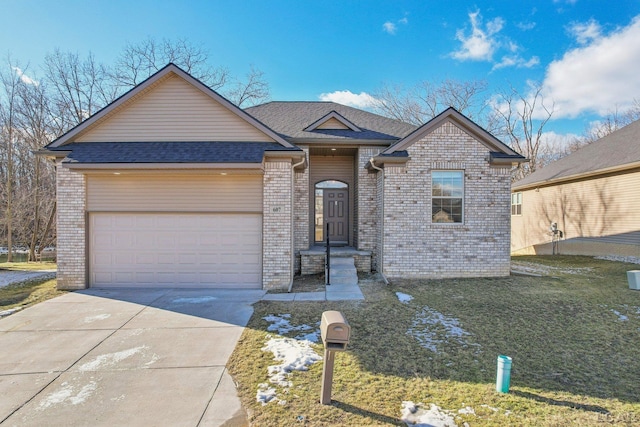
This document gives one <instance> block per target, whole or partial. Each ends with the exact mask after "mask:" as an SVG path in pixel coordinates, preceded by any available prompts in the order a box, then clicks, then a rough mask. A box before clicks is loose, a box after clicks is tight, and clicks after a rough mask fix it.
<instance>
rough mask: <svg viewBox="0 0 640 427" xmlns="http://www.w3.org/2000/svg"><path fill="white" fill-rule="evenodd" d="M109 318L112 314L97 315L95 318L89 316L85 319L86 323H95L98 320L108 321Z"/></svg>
mask: <svg viewBox="0 0 640 427" xmlns="http://www.w3.org/2000/svg"><path fill="white" fill-rule="evenodd" d="M109 317H111V315H110V314H108V313H105V314H97V315H95V316H88V317H85V318H84V323H93V322H96V321H98V320H105V319H108V318H109Z"/></svg>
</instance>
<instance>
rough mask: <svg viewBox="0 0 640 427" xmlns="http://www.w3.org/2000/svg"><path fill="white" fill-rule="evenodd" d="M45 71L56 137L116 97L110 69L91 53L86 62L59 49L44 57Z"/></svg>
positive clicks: (73, 54) (76, 55)
mask: <svg viewBox="0 0 640 427" xmlns="http://www.w3.org/2000/svg"><path fill="white" fill-rule="evenodd" d="M44 72H45V81H46V82H47V84H48V86H49V97H50V102H49V103H50V108H51V110H52V111H51V113H52V118H53V119H54V124H55V133H56V135H59V134H62V133H64V132H66V131H67V130H69V129H70V128H72V127H73V126H75V125H77V124H78V123H80V122H82V121H83V120H84V119H86V118H87V117H89V116H90V115H92V114H94V113H95V112H96V111H98V110H99V109H101V108H102V107H104V106H105V105H107V104H108V103H109V102H111V101H113V100H114V99H115V97H116V95H117V94H116V90H115V88H114V87H113V85H112V84H111V83H110V81H109V75H108V73H107V68H106V67H105V66H104V65H102V64H98V63H97V62H96V60H95V58H94V56H93V54H91V53H90V54H89V55H88V56H87V58H86V59H84V60H83V59H81V58H80V57H79V56H78V54H75V53H70V52H61V51H60V50H58V49H56V50H55V51H54V52H53V53H52V54H49V55H47V56H46V57H45V61H44Z"/></svg>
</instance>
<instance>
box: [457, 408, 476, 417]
mask: <svg viewBox="0 0 640 427" xmlns="http://www.w3.org/2000/svg"><path fill="white" fill-rule="evenodd" d="M458 413H459V414H468V415H475V414H476V411H475V410H474V409H473V408H472V407H471V406H465V407H464V408H461V409H458Z"/></svg>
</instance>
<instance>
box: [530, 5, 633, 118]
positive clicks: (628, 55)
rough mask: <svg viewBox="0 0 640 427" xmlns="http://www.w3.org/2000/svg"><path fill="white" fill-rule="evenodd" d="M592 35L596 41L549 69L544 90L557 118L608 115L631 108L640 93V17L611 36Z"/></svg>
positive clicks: (567, 54)
mask: <svg viewBox="0 0 640 427" xmlns="http://www.w3.org/2000/svg"><path fill="white" fill-rule="evenodd" d="M592 27H593V26H592ZM581 34H583V35H584V34H585V33H584V32H582V33H581ZM589 34H590V35H591V36H593V37H594V38H592V39H590V41H589V42H588V43H587V44H585V45H584V46H580V47H578V48H575V49H572V50H570V51H568V52H566V53H565V54H564V56H563V57H562V58H561V59H559V60H556V61H553V62H552V63H551V64H549V66H548V67H547V72H546V75H545V79H544V82H543V91H544V94H545V97H546V98H552V99H553V100H554V102H555V113H554V118H562V117H575V116H577V115H578V114H581V113H583V112H595V113H598V114H600V115H606V114H607V112H608V111H610V110H612V109H613V108H615V107H616V106H618V107H619V108H625V107H627V106H629V105H631V104H632V103H633V100H634V98H637V97H638V93H640V73H639V72H638V70H639V69H640V15H639V16H637V17H635V18H634V19H633V20H632V22H631V23H630V24H629V25H628V26H626V27H622V28H618V29H616V30H615V31H613V32H611V33H610V34H608V35H602V34H600V33H598V34H597V35H596V33H594V32H593V31H591V32H590V33H589Z"/></svg>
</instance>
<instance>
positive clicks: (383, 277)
mask: <svg viewBox="0 0 640 427" xmlns="http://www.w3.org/2000/svg"><path fill="white" fill-rule="evenodd" d="M369 164H370V165H371V167H372V168H374V169H375V170H377V171H379V172H382V179H384V169H382V168H381V167H379V166H376V164H375V162H374V160H373V157H372V158H370V159H369ZM383 191H384V181H383ZM380 209H382V212H380V218H382V219H384V195H383V200H382V206H380ZM380 233H381V236H380V237H381V240H382V239H384V233H383V231H382V224H381V226H380ZM383 246H384V245H383ZM382 249H383V248H378V250H379V251H382ZM381 260H382V257H381ZM381 264H382V263H381ZM383 270H384V265H381V266H380V271H378V274H380V277H382V281H383V282H384V284H385V285H388V284H389V279H387V276H385V275H384V271H383Z"/></svg>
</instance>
